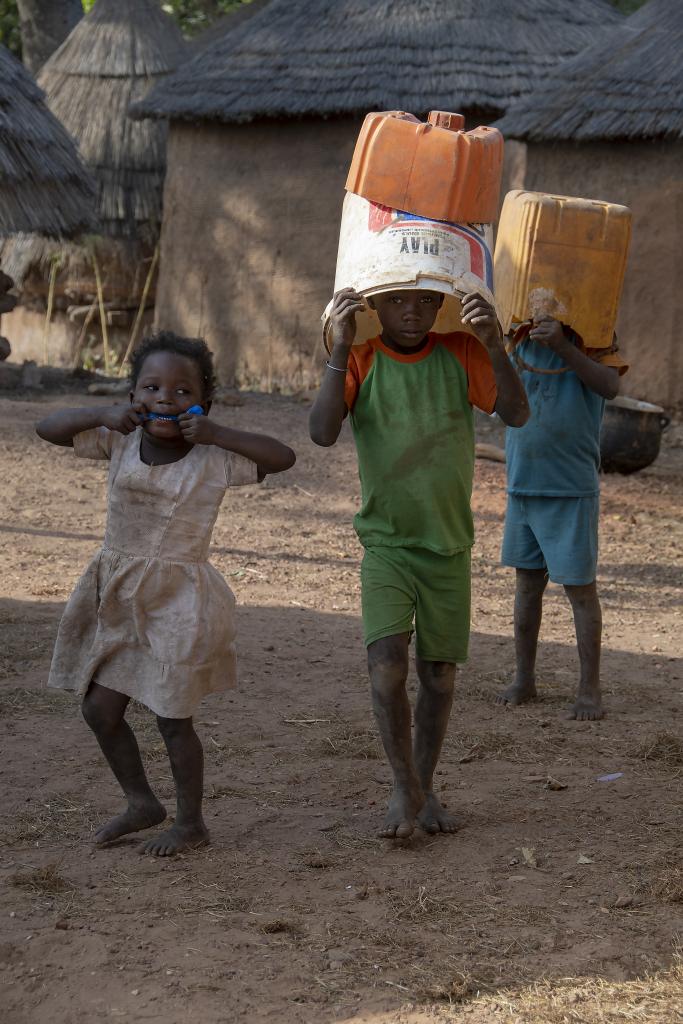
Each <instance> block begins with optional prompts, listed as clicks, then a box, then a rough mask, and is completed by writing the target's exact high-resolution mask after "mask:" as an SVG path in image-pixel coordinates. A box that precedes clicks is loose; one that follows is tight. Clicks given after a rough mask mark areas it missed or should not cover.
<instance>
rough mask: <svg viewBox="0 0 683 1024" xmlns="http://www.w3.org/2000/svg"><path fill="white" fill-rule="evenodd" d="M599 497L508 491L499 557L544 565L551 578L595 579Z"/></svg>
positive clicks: (577, 583)
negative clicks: (514, 492)
mask: <svg viewBox="0 0 683 1024" xmlns="http://www.w3.org/2000/svg"><path fill="white" fill-rule="evenodd" d="M599 514H600V496H599V495H597V494H595V495H592V496H591V497H589V498H544V497H540V496H535V495H521V494H508V504H507V511H506V513H505V533H504V535H503V551H502V554H501V562H502V563H503V565H511V566H513V567H514V568H515V569H546V570H547V572H548V576H549V577H550V579H551V580H552V581H553V583H563V584H566V585H567V586H570V587H581V586H585V585H586V584H587V583H593V581H594V580H595V575H596V570H597V565H598V517H599Z"/></svg>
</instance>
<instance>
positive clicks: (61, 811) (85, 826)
mask: <svg viewBox="0 0 683 1024" xmlns="http://www.w3.org/2000/svg"><path fill="white" fill-rule="evenodd" d="M80 800H81V797H80V796H79V797H78V798H74V797H71V796H68V795H65V796H59V797H54V798H52V799H51V800H50V801H49V802H45V803H43V802H41V803H34V805H33V807H31V808H30V809H28V810H22V811H19V812H17V814H15V815H14V818H13V819H12V821H11V823H10V824H9V826H8V827H7V829H6V831H4V832H2V833H0V846H11V845H14V844H21V843H29V842H30V843H31V844H36V843H39V842H40V841H41V840H45V841H46V842H79V841H82V840H84V839H88V838H89V837H90V835H91V833H92V831H93V829H94V827H95V822H94V820H93V817H92V809H91V807H90V805H89V804H84V803H80V802H79V801H80Z"/></svg>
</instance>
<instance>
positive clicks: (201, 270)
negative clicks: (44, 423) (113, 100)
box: [156, 118, 360, 389]
mask: <svg viewBox="0 0 683 1024" xmlns="http://www.w3.org/2000/svg"><path fill="white" fill-rule="evenodd" d="M359 128H360V120H358V121H357V120H353V119H350V118H349V119H340V120H335V121H322V120H320V121H307V122H300V123H297V122H288V123H287V124H286V125H283V124H281V123H256V124H247V125H234V126H233V125H215V126H214V125H211V124H209V123H203V124H200V125H197V126H194V125H189V124H185V123H182V122H174V123H173V124H172V127H171V132H170V137H169V149H168V171H167V174H166V185H165V192H164V223H163V229H162V235H161V256H160V273H159V281H158V286H157V306H156V322H157V325H158V326H160V327H161V326H163V327H168V328H171V329H172V330H176V331H180V332H183V333H185V334H188V335H194V336H201V337H203V338H205V339H206V341H207V342H208V344H209V345H210V346H211V348H212V349H213V351H214V352H215V353H216V357H217V366H218V370H219V375H220V377H221V380H222V381H224V382H226V383H230V382H232V381H233V380H235V379H236V380H237V381H238V382H239V383H240V384H244V385H250V386H255V387H261V388H266V389H270V388H272V387H273V386H277V385H286V386H288V387H308V386H310V385H312V384H314V383H315V382H316V380H317V377H318V374H319V370H320V366H321V363H322V343H321V330H320V314H321V313H322V311H323V309H324V307H325V305H326V304H327V302H328V301H329V299H330V298H331V296H332V286H333V282H334V271H335V265H336V260H337V242H338V237H339V222H340V217H341V206H342V201H343V198H344V182H345V180H346V174H347V170H348V166H349V163H350V161H351V155H352V153H353V147H354V144H355V139H356V136H357V133H358V130H359Z"/></svg>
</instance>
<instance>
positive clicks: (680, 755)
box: [635, 732, 683, 768]
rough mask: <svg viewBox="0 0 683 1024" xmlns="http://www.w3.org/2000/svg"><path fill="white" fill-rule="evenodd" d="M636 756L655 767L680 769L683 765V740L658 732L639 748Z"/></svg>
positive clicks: (672, 734) (668, 733) (667, 733)
mask: <svg viewBox="0 0 683 1024" xmlns="http://www.w3.org/2000/svg"><path fill="white" fill-rule="evenodd" d="M635 756H636V757H638V758H640V759H641V760H643V761H646V762H648V763H650V764H652V765H653V766H654V765H656V766H657V767H660V766H661V767H663V768H680V767H681V766H682V765H683V740H681V739H680V738H679V737H678V736H676V735H674V733H671V732H658V733H655V735H654V736H650V737H649V738H648V739H646V740H645V741H644V742H643V743H641V744H640V746H639V747H637V749H636V750H635Z"/></svg>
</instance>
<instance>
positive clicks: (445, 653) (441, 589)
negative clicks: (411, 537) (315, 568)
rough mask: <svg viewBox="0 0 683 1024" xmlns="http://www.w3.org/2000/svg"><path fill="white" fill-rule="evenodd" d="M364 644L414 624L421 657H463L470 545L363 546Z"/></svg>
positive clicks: (467, 633)
mask: <svg viewBox="0 0 683 1024" xmlns="http://www.w3.org/2000/svg"><path fill="white" fill-rule="evenodd" d="M360 581H361V603H362V608H363V632H364V634H365V646H366V647H369V646H370V644H372V643H374V642H375V640H380V639H381V638H382V637H385V636H395V635H396V634H397V633H410V632H412V630H413V629H414V630H415V646H416V650H417V654H418V656H419V657H420V658H422V659H423V660H424V661H448V662H451V663H455V662H462V661H466V660H467V646H468V643H469V638H470V550H469V548H468V549H467V550H466V551H459V552H458V553H457V554H455V555H438V554H436V552H434V551H428V550H426V549H425V548H399V547H396V548H395V547H376V548H366V549H365V555H364V556H363V562H362V564H361V569H360Z"/></svg>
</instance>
